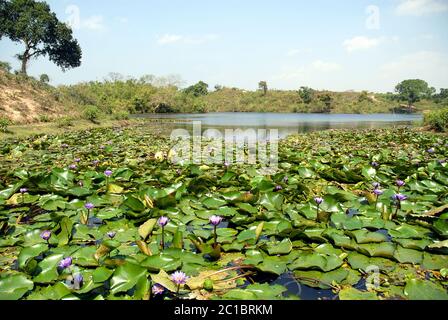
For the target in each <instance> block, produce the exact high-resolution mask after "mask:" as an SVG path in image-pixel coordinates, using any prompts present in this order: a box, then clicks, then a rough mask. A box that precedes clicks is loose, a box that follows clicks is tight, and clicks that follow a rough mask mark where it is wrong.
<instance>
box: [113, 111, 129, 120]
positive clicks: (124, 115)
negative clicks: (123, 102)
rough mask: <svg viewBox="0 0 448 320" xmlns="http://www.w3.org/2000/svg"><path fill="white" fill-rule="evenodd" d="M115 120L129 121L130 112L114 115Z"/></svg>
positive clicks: (120, 112)
mask: <svg viewBox="0 0 448 320" xmlns="http://www.w3.org/2000/svg"><path fill="white" fill-rule="evenodd" d="M112 118H113V119H114V120H129V112H126V111H119V112H116V113H114V114H113V115H112Z"/></svg>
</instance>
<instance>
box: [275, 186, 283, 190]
mask: <svg viewBox="0 0 448 320" xmlns="http://www.w3.org/2000/svg"><path fill="white" fill-rule="evenodd" d="M282 190H283V187H282V186H275V188H274V191H282Z"/></svg>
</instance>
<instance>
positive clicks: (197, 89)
mask: <svg viewBox="0 0 448 320" xmlns="http://www.w3.org/2000/svg"><path fill="white" fill-rule="evenodd" d="M184 92H185V93H186V94H192V95H193V96H195V97H200V96H206V95H207V94H208V84H206V83H205V82H203V81H199V82H198V83H196V84H195V85H192V86H190V87H188V88H186V89H185V90H184Z"/></svg>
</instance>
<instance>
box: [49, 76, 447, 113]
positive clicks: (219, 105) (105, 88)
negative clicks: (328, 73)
mask: <svg viewBox="0 0 448 320" xmlns="http://www.w3.org/2000/svg"><path fill="white" fill-rule="evenodd" d="M181 84H182V81H181V80H180V79H179V78H178V77H173V76H171V77H165V78H159V77H155V76H152V75H149V76H144V77H141V78H139V79H135V78H125V77H123V76H121V75H118V74H112V75H110V76H109V77H108V78H107V79H105V80H104V81H101V82H98V81H97V82H87V83H81V84H77V85H73V86H62V87H59V88H58V92H59V94H60V95H61V99H62V100H69V101H70V103H73V104H77V105H79V106H80V107H82V106H86V105H89V106H95V107H97V108H98V109H99V110H100V111H102V112H105V113H107V114H113V113H117V112H118V113H126V112H128V113H206V112H300V113H389V112H418V111H423V110H433V109H438V108H439V107H441V106H446V105H448V90H447V89H442V90H441V91H440V92H439V93H436V92H435V90H434V89H433V88H430V87H429V86H428V85H427V83H426V82H424V81H422V80H406V81H403V82H402V83H400V84H398V85H397V88H396V92H395V93H386V94H381V93H370V92H367V91H363V92H331V91H318V90H314V89H312V88H308V87H301V88H299V89H298V90H270V89H269V88H268V84H267V83H266V81H261V82H260V83H259V89H258V90H257V91H247V90H242V89H238V88H229V87H224V86H220V85H217V86H215V87H214V88H213V89H211V88H210V87H209V85H208V84H207V83H205V82H203V81H200V82H198V83H196V84H194V85H192V86H189V87H186V88H180V85H181Z"/></svg>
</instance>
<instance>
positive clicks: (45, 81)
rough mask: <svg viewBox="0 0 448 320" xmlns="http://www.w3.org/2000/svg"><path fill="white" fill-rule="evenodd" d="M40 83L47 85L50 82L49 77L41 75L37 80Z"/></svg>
mask: <svg viewBox="0 0 448 320" xmlns="http://www.w3.org/2000/svg"><path fill="white" fill-rule="evenodd" d="M39 80H40V82H42V83H49V82H50V77H49V76H48V75H47V74H45V73H44V74H41V75H40V78H39Z"/></svg>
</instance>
